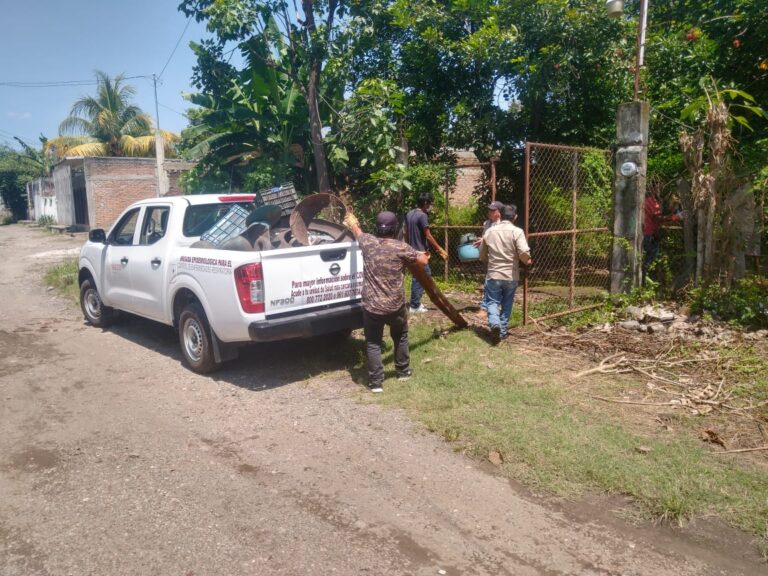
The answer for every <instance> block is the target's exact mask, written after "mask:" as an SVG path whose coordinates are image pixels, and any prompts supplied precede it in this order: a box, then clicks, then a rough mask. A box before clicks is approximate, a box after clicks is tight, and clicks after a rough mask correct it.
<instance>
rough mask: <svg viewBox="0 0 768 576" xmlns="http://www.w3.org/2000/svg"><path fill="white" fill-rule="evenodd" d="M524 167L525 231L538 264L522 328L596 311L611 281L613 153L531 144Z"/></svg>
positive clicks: (527, 287)
mask: <svg viewBox="0 0 768 576" xmlns="http://www.w3.org/2000/svg"><path fill="white" fill-rule="evenodd" d="M524 166H525V212H524V214H525V219H524V223H523V224H524V229H525V232H526V237H527V238H528V243H529V244H530V246H531V256H532V258H533V267H532V268H531V269H530V271H528V273H527V274H526V276H525V279H524V282H523V287H524V290H523V315H524V321H525V322H527V321H528V320H531V319H532V320H545V319H548V318H554V317H557V316H562V315H565V314H569V313H572V312H577V311H580V310H586V309H589V308H592V307H595V306H599V305H600V303H602V302H603V300H604V297H605V295H606V294H607V290H608V286H609V280H610V273H609V266H610V251H611V242H612V235H611V232H610V229H609V226H610V221H611V220H610V219H611V213H612V209H611V207H612V198H613V184H612V183H613V169H612V167H611V154H610V152H609V151H607V150H598V149H593V148H578V147H570V146H557V145H553V144H539V143H533V142H531V143H528V144H526V149H525V165H524Z"/></svg>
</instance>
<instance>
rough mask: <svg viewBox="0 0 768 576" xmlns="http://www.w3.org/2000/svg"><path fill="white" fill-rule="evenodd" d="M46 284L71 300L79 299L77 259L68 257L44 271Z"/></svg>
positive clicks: (76, 300) (77, 300) (76, 301)
mask: <svg viewBox="0 0 768 576" xmlns="http://www.w3.org/2000/svg"><path fill="white" fill-rule="evenodd" d="M43 281H44V282H45V285H46V286H52V287H53V288H55V289H56V290H57V291H58V292H59V293H61V294H62V295H63V296H65V297H66V298H67V299H69V300H71V301H72V302H75V303H78V302H79V301H80V287H79V286H78V284H77V259H75V258H68V259H67V260H65V261H63V262H62V263H61V264H56V265H55V266H52V267H51V268H49V269H48V270H46V272H45V277H44V280H43Z"/></svg>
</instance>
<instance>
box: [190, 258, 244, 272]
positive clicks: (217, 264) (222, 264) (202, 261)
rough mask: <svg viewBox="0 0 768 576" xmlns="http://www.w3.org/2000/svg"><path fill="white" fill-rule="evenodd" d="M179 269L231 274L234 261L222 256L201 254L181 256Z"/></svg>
mask: <svg viewBox="0 0 768 576" xmlns="http://www.w3.org/2000/svg"><path fill="white" fill-rule="evenodd" d="M179 270H188V271H195V272H209V273H211V274H231V273H232V261H231V260H223V259H221V258H201V257H200V256H181V257H179Z"/></svg>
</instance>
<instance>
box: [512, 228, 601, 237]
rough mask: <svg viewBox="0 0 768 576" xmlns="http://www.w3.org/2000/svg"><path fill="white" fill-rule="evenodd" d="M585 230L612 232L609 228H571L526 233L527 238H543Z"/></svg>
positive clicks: (568, 234) (579, 232) (580, 232)
mask: <svg viewBox="0 0 768 576" xmlns="http://www.w3.org/2000/svg"><path fill="white" fill-rule="evenodd" d="M584 232H610V229H608V228H576V229H573V228H572V229H570V230H548V231H546V232H531V233H530V234H526V238H541V237H542V236H570V235H571V234H582V233H584Z"/></svg>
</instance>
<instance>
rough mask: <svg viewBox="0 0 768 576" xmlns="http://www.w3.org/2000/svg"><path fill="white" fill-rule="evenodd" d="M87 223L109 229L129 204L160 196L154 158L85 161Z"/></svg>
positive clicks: (90, 159) (89, 159) (92, 159)
mask: <svg viewBox="0 0 768 576" xmlns="http://www.w3.org/2000/svg"><path fill="white" fill-rule="evenodd" d="M84 169H85V182H86V189H87V190H88V220H89V222H90V226H91V228H105V229H107V228H109V227H110V226H112V224H113V223H114V221H115V220H116V219H117V217H118V216H120V213H121V212H122V211H123V210H125V208H127V207H128V206H129V205H130V204H132V203H133V202H136V201H137V200H143V199H144V198H154V197H156V196H157V177H156V176H155V159H154V158H85V161H84Z"/></svg>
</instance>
